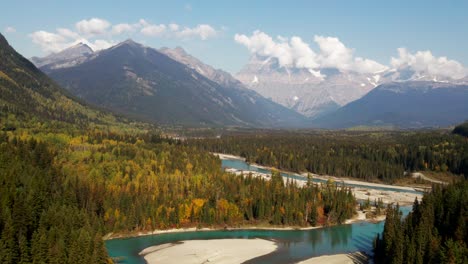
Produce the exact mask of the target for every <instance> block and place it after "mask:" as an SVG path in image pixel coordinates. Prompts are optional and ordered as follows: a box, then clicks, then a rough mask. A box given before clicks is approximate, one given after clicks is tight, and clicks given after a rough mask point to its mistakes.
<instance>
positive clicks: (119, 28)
mask: <svg viewBox="0 0 468 264" xmlns="http://www.w3.org/2000/svg"><path fill="white" fill-rule="evenodd" d="M137 26H138V24H136V25H130V24H127V23H121V24H117V25H114V26H112V31H111V33H112V34H113V35H120V34H122V33H127V32H132V31H134V30H135V28H136V27H137Z"/></svg>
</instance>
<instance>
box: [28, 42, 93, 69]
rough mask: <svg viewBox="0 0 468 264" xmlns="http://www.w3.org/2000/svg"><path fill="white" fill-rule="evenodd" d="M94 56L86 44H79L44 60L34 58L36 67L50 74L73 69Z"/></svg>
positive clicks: (32, 59)
mask: <svg viewBox="0 0 468 264" xmlns="http://www.w3.org/2000/svg"><path fill="white" fill-rule="evenodd" d="M92 54H93V50H92V49H91V48H90V47H89V46H88V45H86V44H84V43H78V44H76V45H74V46H71V47H69V48H67V49H65V50H62V51H60V52H58V53H52V54H50V55H48V56H46V57H44V58H38V57H32V58H31V61H32V62H33V63H34V65H36V67H38V68H41V70H43V71H44V72H46V73H48V72H51V71H53V70H57V69H60V68H68V67H73V66H75V65H78V64H81V63H83V62H84V61H86V60H87V59H88V58H89V57H90V56H91V55H92Z"/></svg>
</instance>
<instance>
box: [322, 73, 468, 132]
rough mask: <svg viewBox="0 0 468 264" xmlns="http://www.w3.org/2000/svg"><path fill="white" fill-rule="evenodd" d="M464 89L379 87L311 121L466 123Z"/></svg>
mask: <svg viewBox="0 0 468 264" xmlns="http://www.w3.org/2000/svg"><path fill="white" fill-rule="evenodd" d="M467 102H468V85H463V84H451V83H442V82H428V81H410V82H392V83H386V84H382V85H379V86H378V87H376V88H375V89H373V90H372V91H371V92H369V93H368V94H367V95H365V96H364V97H362V98H361V99H359V100H356V101H354V102H351V103H349V104H347V105H346V106H344V107H342V108H340V109H339V110H337V111H335V112H333V113H330V114H328V115H325V116H323V117H320V118H317V119H316V120H314V125H315V126H316V127H325V128H348V127H355V126H393V127H399V128H422V127H445V126H450V125H454V124H457V123H460V122H463V121H465V120H467V118H468V104H467Z"/></svg>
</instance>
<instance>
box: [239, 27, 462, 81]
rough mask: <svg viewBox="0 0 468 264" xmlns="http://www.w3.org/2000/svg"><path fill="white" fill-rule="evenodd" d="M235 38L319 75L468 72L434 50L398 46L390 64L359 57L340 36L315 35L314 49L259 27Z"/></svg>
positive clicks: (282, 62) (453, 75)
mask: <svg viewBox="0 0 468 264" xmlns="http://www.w3.org/2000/svg"><path fill="white" fill-rule="evenodd" d="M234 40H235V41H236V42H237V43H239V44H241V45H243V46H245V47H246V48H247V49H248V50H249V52H250V53H251V54H252V55H259V56H262V57H272V58H276V59H277V60H278V62H279V64H280V66H282V67H290V68H305V69H309V70H311V71H313V72H316V73H318V75H320V76H322V77H325V76H324V75H323V74H322V73H320V70H321V69H324V68H336V69H338V70H340V71H352V72H357V73H363V74H372V73H379V72H383V71H386V70H389V69H403V68H405V69H410V70H412V71H414V72H415V73H416V74H418V75H420V76H424V75H430V76H433V75H434V76H442V77H449V78H452V79H461V78H463V77H465V76H467V75H468V69H467V68H466V67H465V66H463V65H462V64H461V63H459V62H457V61H455V60H450V59H448V58H447V57H436V56H434V55H433V54H432V53H431V51H416V52H415V53H411V52H409V51H408V50H407V49H405V48H398V57H396V58H395V57H392V58H391V60H390V64H389V65H385V64H381V63H379V62H377V61H374V60H372V59H368V58H363V57H358V56H356V55H355V51H354V49H352V48H349V47H347V46H346V45H345V44H344V43H343V42H341V41H340V39H339V38H337V37H327V36H319V35H315V36H314V38H313V41H314V44H316V46H317V47H318V50H317V51H315V50H313V49H312V48H311V47H310V45H309V43H307V42H305V41H304V40H303V39H302V38H301V37H298V36H293V37H291V38H285V37H283V36H278V37H276V39H275V38H273V37H271V36H269V35H268V34H266V33H264V32H262V31H259V30H256V31H254V32H253V33H252V34H251V35H250V36H248V35H245V34H235V36H234Z"/></svg>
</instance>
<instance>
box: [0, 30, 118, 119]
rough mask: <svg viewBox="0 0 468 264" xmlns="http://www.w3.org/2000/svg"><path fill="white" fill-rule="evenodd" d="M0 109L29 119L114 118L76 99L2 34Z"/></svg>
mask: <svg viewBox="0 0 468 264" xmlns="http://www.w3.org/2000/svg"><path fill="white" fill-rule="evenodd" d="M0 109H1V110H2V111H1V113H0V119H1V118H3V116H4V115H8V114H12V115H14V116H15V119H16V120H22V121H27V122H30V121H32V122H39V121H51V120H53V121H59V122H66V123H71V124H74V125H86V124H88V123H89V122H93V123H106V122H107V121H114V120H115V117H113V116H112V115H110V114H107V113H103V112H100V111H98V110H96V109H93V108H90V107H89V106H88V105H86V104H84V103H82V102H80V101H77V100H76V98H75V97H73V96H72V95H71V94H70V93H69V92H68V91H66V90H65V89H62V88H61V87H60V86H59V85H57V84H56V83H55V82H54V81H52V80H51V79H50V78H49V77H48V76H47V75H45V74H44V73H43V72H42V71H40V70H39V69H37V68H36V67H35V66H34V65H33V64H32V63H31V62H30V61H29V60H27V59H26V58H24V57H23V56H21V55H20V54H19V53H18V52H16V51H15V50H14V49H13V48H12V47H11V46H10V45H9V43H8V41H7V40H6V39H5V38H4V36H3V35H1V34H0ZM8 119H9V118H7V120H8ZM104 119H105V120H104ZM4 121H5V120H4Z"/></svg>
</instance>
